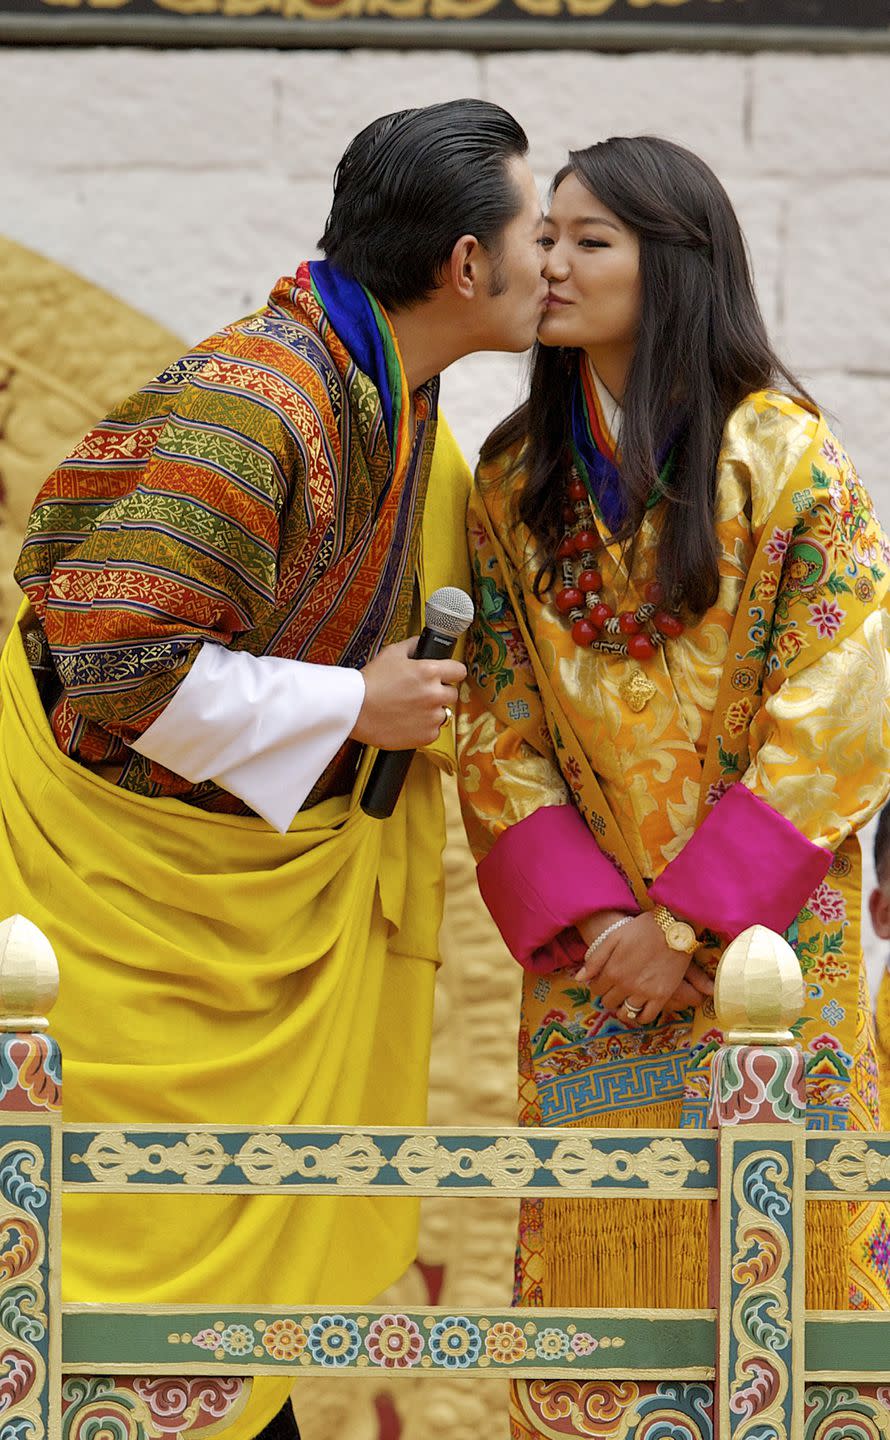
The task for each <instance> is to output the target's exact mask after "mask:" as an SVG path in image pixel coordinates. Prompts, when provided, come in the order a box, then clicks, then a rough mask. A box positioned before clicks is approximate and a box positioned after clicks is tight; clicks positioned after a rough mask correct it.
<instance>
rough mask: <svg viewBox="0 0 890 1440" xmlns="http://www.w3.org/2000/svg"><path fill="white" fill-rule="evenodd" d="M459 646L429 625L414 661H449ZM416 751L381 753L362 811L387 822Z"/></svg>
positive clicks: (369, 778)
mask: <svg viewBox="0 0 890 1440" xmlns="http://www.w3.org/2000/svg"><path fill="white" fill-rule="evenodd" d="M456 644H457V636H456V635H443V634H442V633H441V631H439V630H430V629H429V628H428V627H427V626H426V625H425V626H424V627H423V629H422V630H421V632H420V636H419V638H418V641H417V649H416V650H415V651H414V654H413V655H412V656H411V659H412V660H450V659H451V656H452V655H453V654H454V647H455V645H456ZM414 754H415V752H414V751H413V750H381V751H380V753H379V755H378V756H377V759H376V760H375V761H374V764H373V765H372V766H371V773H370V775H369V776H368V783H367V784H366V786H365V789H364V793H363V795H362V809H363V810H364V812H365V814H366V815H370V816H371V817H372V818H373V819H374V820H388V819H389V817H390V815H391V814H392V812H393V810H394V809H395V808H396V801H397V800H398V798H399V795H400V794H401V792H402V786H403V785H404V783H405V777H406V775H407V774H408V770H409V767H410V765H411V761H412V760H413V759H414Z"/></svg>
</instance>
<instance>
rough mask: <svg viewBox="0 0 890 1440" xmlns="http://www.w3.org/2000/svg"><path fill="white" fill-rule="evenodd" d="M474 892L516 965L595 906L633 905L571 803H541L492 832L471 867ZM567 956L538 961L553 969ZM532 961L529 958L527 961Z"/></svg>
mask: <svg viewBox="0 0 890 1440" xmlns="http://www.w3.org/2000/svg"><path fill="white" fill-rule="evenodd" d="M476 877H477V879H478V881H479V890H480V892H481V894H482V899H483V900H484V901H485V903H486V905H487V906H488V908H489V910H490V911H491V915H492V918H493V920H494V922H495V924H496V925H497V927H498V929H499V930H500V932H501V934H502V935H503V937H504V940H505V941H506V944H507V947H508V949H509V950H510V953H511V954H512V955H514V956H515V958H516V959H517V960H518V961H519V963H520V965H528V966H529V968H530V969H538V968H539V965H540V964H542V962H543V957H539V960H538V963H534V962H533V955H534V952H535V951H536V950H540V948H541V947H542V946H546V945H548V943H549V942H550V941H552V940H553V939H554V937H555V936H557V935H560V934H561V932H562V931H563V930H566V929H567V928H568V927H570V926H572V925H574V924H575V923H576V921H578V920H583V919H584V917H585V916H587V915H592V914H593V912H594V911H596V910H626V911H628V912H629V913H630V914H633V915H635V914H636V913H637V912H638V910H639V908H640V907H639V905H638V904H637V902H636V899H635V897H634V894H633V891H632V890H631V888H630V886H629V885H628V883H627V881H626V880H625V879H624V878H623V876H622V875H621V874H620V873H619V871H618V870H617V868H616V867H615V865H614V864H613V863H612V861H611V860H609V859H608V857H607V856H606V855H604V854H603V852H602V850H601V849H600V848H599V846H598V845H597V843H596V841H595V840H594V838H593V836H592V835H591V833H590V831H589V830H588V829H587V826H586V825H585V824H584V821H583V820H582V819H581V816H580V815H579V814H578V811H577V810H576V809H575V808H574V806H573V805H543V806H542V807H541V809H540V810H535V812H534V813H533V814H532V815H529V816H528V818H527V819H525V820H520V822H519V824H518V825H511V826H510V829H509V830H505V831H504V832H503V834H502V835H499V836H498V838H497V840H496V841H495V843H494V845H493V846H492V848H491V850H490V851H489V852H488V854H487V855H486V856H485V859H484V860H482V861H481V862H480V864H479V866H478V868H477V870H476ZM570 959H571V956H569V959H565V958H562V959H559V960H558V961H555V963H552V964H545V965H544V968H545V969H551V970H555V969H557V968H559V966H562V965H566V964H568V963H569V962H570ZM530 962H531V963H530Z"/></svg>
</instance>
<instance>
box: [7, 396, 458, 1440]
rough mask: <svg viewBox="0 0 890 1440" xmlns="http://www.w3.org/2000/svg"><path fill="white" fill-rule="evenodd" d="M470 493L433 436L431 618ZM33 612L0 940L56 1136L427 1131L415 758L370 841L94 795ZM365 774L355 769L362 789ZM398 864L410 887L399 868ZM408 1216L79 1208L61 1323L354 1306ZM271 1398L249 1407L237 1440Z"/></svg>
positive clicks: (341, 1202) (449, 754) (96, 1202)
mask: <svg viewBox="0 0 890 1440" xmlns="http://www.w3.org/2000/svg"><path fill="white" fill-rule="evenodd" d="M468 486H469V473H468V471H467V469H466V465H465V463H464V461H463V458H462V456H461V455H460V452H459V450H458V448H457V446H456V445H455V443H454V440H453V438H452V436H451V435H450V432H449V431H448V429H447V426H444V425H443V427H442V429H441V431H440V435H439V437H438V439H437V448H436V459H435V461H434V464H433V473H432V476H431V481H430V492H429V496H428V502H427V509H426V513H425V516H424V522H423V533H424V549H423V554H422V556H421V557H420V558H419V562H418V577H419V586H420V592H421V594H422V595H425V594H427V593H429V591H430V590H432V589H433V588H435V587H436V586H437V585H440V584H442V583H446V582H447V583H451V584H463V585H464V586H465V588H469V584H468V573H467V561H466V556H465V549H464V544H463V510H464V507H465V504H466V494H467V490H468ZM28 617H29V612H28V610H27V607H24V608H23V610H22V612H21V613H20V615H19V617H18V622H17V624H16V625H15V626H14V628H13V632H12V634H11V636H10V638H9V640H8V642H7V644H6V647H5V649H4V651H3V653H2V656H0V916H5V915H9V914H13V913H15V912H20V913H21V914H24V915H26V916H27V917H28V918H29V919H30V920H32V921H33V922H34V923H35V924H36V925H38V926H40V928H41V929H42V930H43V931H44V932H45V933H46V934H47V935H48V937H49V939H50V940H51V942H52V944H53V947H54V949H55V951H56V955H57V956H58V959H59V965H60V969H61V989H60V994H59V999H58V1002H57V1005H56V1007H55V1009H54V1010H53V1012H52V1017H51V1028H52V1033H53V1035H54V1036H55V1037H56V1039H57V1040H58V1041H59V1043H60V1045H61V1048H62V1055H63V1063H64V1076H65V1088H64V1113H65V1118H66V1120H70V1121H90V1122H102V1123H113V1122H122V1123H123V1122H139V1121H150V1122H157V1123H158V1124H159V1125H163V1124H164V1123H165V1122H169V1123H184V1122H189V1121H205V1122H210V1123H214V1124H229V1125H233V1124H234V1125H238V1124H257V1125H284V1124H312V1125H363V1124H379V1125H405V1126H407V1125H417V1124H423V1123H424V1120H425V1118H426V1085H427V1068H428V1057H429V1044H430V1034H431V1025H432V1001H433V988H434V977H435V964H436V958H437V937H438V929H439V921H440V916H441V908H442V877H441V863H440V861H441V851H442V847H443V844H444V814H443V805H442V796H441V788H440V784H439V777H438V774H437V769H436V765H442V764H445V765H448V764H449V763H450V762H451V761H452V759H453V742H452V738H451V735H450V733H449V732H448V731H447V730H446V731H445V732H443V734H442V736H441V737H440V740H439V742H437V744H436V746H434V747H431V750H432V752H433V753H432V755H431V756H430V759H433V760H434V761H435V762H436V764H431V763H429V761H428V760H427V759H426V758H424V759H421V758H420V757H418V759H417V760H415V763H414V764H413V765H412V767H411V770H410V772H409V775H408V780H407V783H406V787H405V790H404V792H403V796H402V799H401V801H400V803H399V805H398V806H397V807H396V811H395V813H394V815H393V816H392V818H391V819H390V820H387V821H385V822H382V823H381V822H380V821H375V820H371V819H369V818H368V816H366V815H365V814H364V813H363V811H362V810H361V808H360V806H359V803H358V801H359V795H360V793H361V784H362V782H363V779H364V772H363V774H362V775H360V776H359V779H358V781H357V783H356V787H355V790H354V792H353V794H352V796H350V797H343V798H337V799H331V800H328V801H326V802H324V803H323V804H321V805H317V806H315V807H314V808H312V809H311V810H309V811H307V812H304V813H301V814H299V815H298V816H297V817H296V819H295V820H294V823H293V825H292V827H291V829H290V832H289V833H288V834H287V835H284V836H282V835H279V834H277V833H276V832H274V831H272V830H271V829H270V828H269V827H268V826H267V825H266V824H265V823H264V822H263V821H261V820H259V819H253V818H244V817H240V816H229V815H221V814H211V813H208V812H206V811H202V810H199V809H197V808H195V807H191V806H188V805H185V804H182V803H181V802H180V801H178V800H165V799H149V798H145V797H142V796H140V795H136V794H132V793H130V792H128V791H124V790H121V789H119V788H118V787H116V786H114V785H111V784H109V783H108V782H106V781H105V780H103V779H102V778H101V776H99V775H97V774H96V773H94V772H92V771H90V770H87V769H85V768H83V767H81V766H80V765H78V764H76V763H74V762H73V761H71V760H69V759H68V758H67V757H66V756H64V755H62V754H61V753H60V751H59V750H58V749H57V747H56V745H55V743H54V740H53V737H52V734H51V732H50V729H49V726H48V723H47V719H46V716H45V714H44V711H43V707H42V705H41V702H40V698H39V695H38V693H37V689H36V686H35V684H34V680H33V677H32V674H31V670H30V667H29V665H28V662H27V659H26V656H25V651H24V644H23V636H22V627H24V626H27V623H28ZM372 758H373V756H372V755H368V756H367V757H366V765H365V767H364V770H365V771H366V770H367V765H368V763H370V761H371V759H372ZM409 861H410V868H409ZM416 1229H417V1203H416V1202H415V1201H412V1200H400V1199H390V1198H385V1199H374V1198H372V1197H356V1198H348V1197H337V1198H335V1197H328V1196H322V1197H299V1198H296V1199H294V1198H286V1197H284V1196H282V1197H281V1198H279V1197H277V1196H272V1197H243V1196H223V1195H215V1194H209V1195H206V1196H204V1195H201V1196H179V1197H177V1196H175V1195H170V1196H164V1195H161V1196H157V1195H152V1196H151V1197H145V1196H139V1195H133V1196H127V1195H124V1196H109V1195H103V1194H101V1193H86V1194H83V1195H69V1196H66V1198H65V1203H64V1242H63V1270H62V1276H63V1278H62V1284H63V1293H64V1298H65V1299H66V1300H79V1301H100V1302H101V1301H104V1302H108V1303H112V1302H119V1301H139V1302H141V1303H142V1304H143V1305H145V1306H146V1308H148V1307H151V1306H152V1305H162V1304H168V1303H176V1302H181V1303H190V1302H191V1303H201V1304H204V1303H207V1304H209V1305H211V1306H212V1305H214V1304H217V1303H218V1304H220V1305H236V1304H242V1305H243V1304H253V1305H273V1304H286V1305H295V1306H297V1307H299V1306H301V1305H304V1306H305V1305H340V1304H359V1305H361V1304H366V1303H368V1302H369V1301H370V1300H372V1299H373V1297H374V1296H375V1295H376V1294H378V1292H379V1291H381V1290H382V1289H384V1288H385V1287H386V1286H387V1285H388V1284H390V1283H391V1282H392V1281H393V1280H394V1279H395V1278H396V1277H397V1276H398V1275H399V1274H400V1273H401V1272H402V1271H403V1270H405V1269H406V1267H407V1266H408V1265H409V1264H410V1263H411V1261H412V1259H413V1257H414V1254H415V1248H416V1245H415V1242H416ZM289 1389H290V1384H289V1382H288V1381H287V1380H281V1381H278V1380H263V1381H256V1382H255V1383H254V1387H253V1392H252V1394H251V1397H250V1400H249V1402H248V1405H247V1408H246V1409H245V1410H244V1411H243V1412H242V1414H241V1416H240V1417H239V1419H238V1420H236V1421H235V1423H234V1424H233V1425H232V1426H231V1427H230V1428H228V1429H227V1430H226V1432H225V1434H226V1440H248V1437H252V1436H253V1435H255V1434H256V1432H257V1431H258V1430H259V1429H261V1428H262V1427H263V1426H264V1425H265V1424H266V1423H267V1421H268V1420H269V1419H270V1418H271V1417H272V1416H273V1414H275V1413H276V1411H277V1410H278V1409H279V1408H280V1407H281V1405H282V1404H283V1403H284V1400H285V1398H286V1396H287V1393H288V1391H289Z"/></svg>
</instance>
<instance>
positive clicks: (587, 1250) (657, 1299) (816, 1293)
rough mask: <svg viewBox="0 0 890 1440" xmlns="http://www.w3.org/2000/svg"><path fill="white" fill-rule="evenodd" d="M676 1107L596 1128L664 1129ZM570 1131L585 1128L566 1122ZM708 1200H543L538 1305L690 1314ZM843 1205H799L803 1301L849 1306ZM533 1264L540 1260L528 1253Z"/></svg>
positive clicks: (601, 1118) (699, 1280) (698, 1302)
mask: <svg viewBox="0 0 890 1440" xmlns="http://www.w3.org/2000/svg"><path fill="white" fill-rule="evenodd" d="M679 1115H680V1106H679V1103H678V1102H677V1101H667V1102H664V1103H662V1104H658V1105H647V1106H645V1107H641V1108H640V1109H638V1110H623V1111H618V1112H615V1111H612V1112H610V1113H609V1114H606V1115H598V1116H597V1117H596V1120H595V1122H594V1123H595V1128H596V1129H598V1130H620V1129H627V1130H649V1129H651V1130H662V1129H664V1130H670V1129H674V1128H675V1127H676V1126H677V1123H678V1121H679ZM568 1128H570V1129H574V1130H589V1129H591V1128H594V1127H593V1126H592V1125H591V1124H590V1122H589V1121H588V1120H586V1119H585V1120H583V1121H574V1122H572V1123H571V1124H570V1126H569V1127H568ZM708 1208H709V1202H708V1201H707V1200H644V1199H640V1200H625V1199H621V1200H618V1199H615V1200H545V1201H544V1202H543V1236H542V1239H543V1254H542V1256H541V1257H540V1261H541V1262H542V1263H543V1275H542V1289H543V1298H542V1303H543V1304H544V1305H547V1306H552V1307H553V1308H554V1309H567V1308H572V1307H574V1306H591V1307H596V1306H615V1307H618V1308H625V1307H626V1308H629V1309H637V1308H640V1309H643V1308H647V1307H650V1308H655V1309H659V1310H665V1309H674V1308H676V1309H681V1310H686V1309H689V1310H697V1309H700V1308H702V1307H704V1306H707V1304H708V1251H709V1234H708ZM849 1227H850V1215H849V1206H848V1205H847V1204H846V1203H844V1202H838V1203H835V1202H831V1201H811V1202H810V1203H809V1204H808V1205H807V1207H806V1303H807V1306H808V1308H809V1309H811V1310H846V1309H847V1307H848V1305H849V1246H850V1240H849ZM535 1258H536V1259H538V1258H539V1257H535Z"/></svg>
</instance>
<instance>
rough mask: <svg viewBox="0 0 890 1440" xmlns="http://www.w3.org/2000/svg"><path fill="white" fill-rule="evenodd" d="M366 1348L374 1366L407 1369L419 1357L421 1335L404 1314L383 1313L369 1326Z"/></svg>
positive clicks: (414, 1363) (421, 1341) (421, 1347)
mask: <svg viewBox="0 0 890 1440" xmlns="http://www.w3.org/2000/svg"><path fill="white" fill-rule="evenodd" d="M365 1348H366V1350H367V1352H368V1354H369V1356H370V1357H371V1363H372V1364H373V1365H383V1366H384V1367H385V1368H386V1369H387V1370H406V1369H410V1367H411V1366H413V1365H416V1364H417V1362H418V1360H419V1359H420V1355H421V1351H422V1350H423V1336H422V1335H421V1333H420V1330H419V1328H418V1326H417V1325H415V1323H414V1321H413V1320H409V1319H408V1316H407V1315H383V1316H382V1317H381V1318H380V1319H379V1320H375V1321H374V1323H373V1324H372V1325H371V1328H370V1329H369V1331H368V1334H367V1337H366V1339H365Z"/></svg>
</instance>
